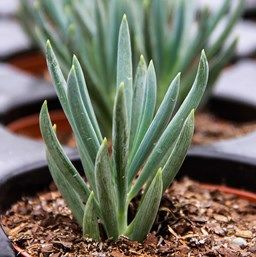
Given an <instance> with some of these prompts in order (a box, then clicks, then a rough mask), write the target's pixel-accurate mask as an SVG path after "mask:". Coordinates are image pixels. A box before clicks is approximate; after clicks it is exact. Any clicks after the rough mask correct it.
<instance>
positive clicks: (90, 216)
mask: <svg viewBox="0 0 256 257" xmlns="http://www.w3.org/2000/svg"><path fill="white" fill-rule="evenodd" d="M82 227H83V235H84V236H89V237H91V238H92V239H95V240H100V231H99V224H98V218H97V211H96V208H95V199H94V193H93V192H91V194H90V196H89V198H88V200H87V203H86V205H85V209H84V216H83V226H82Z"/></svg>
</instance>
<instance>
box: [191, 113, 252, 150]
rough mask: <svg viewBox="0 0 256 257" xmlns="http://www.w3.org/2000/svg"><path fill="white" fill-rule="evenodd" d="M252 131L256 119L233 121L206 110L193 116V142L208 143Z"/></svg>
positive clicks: (197, 143) (196, 143)
mask: <svg viewBox="0 0 256 257" xmlns="http://www.w3.org/2000/svg"><path fill="white" fill-rule="evenodd" d="M253 131H256V120H255V121H251V122H235V121H231V120H227V119H222V118H220V117H218V116H216V115H214V114H213V113H210V112H208V111H205V112H199V113H197V114H196V117H195V134H194V136H193V144H194V145H203V144H209V143H213V142H216V141H219V140H224V139H229V138H235V137H238V136H243V135H246V134H248V133H250V132H253Z"/></svg>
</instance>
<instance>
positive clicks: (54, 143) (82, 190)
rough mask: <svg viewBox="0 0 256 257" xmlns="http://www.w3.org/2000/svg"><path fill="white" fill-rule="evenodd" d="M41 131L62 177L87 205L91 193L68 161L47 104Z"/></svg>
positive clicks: (44, 107) (45, 104)
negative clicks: (53, 125) (53, 126)
mask: <svg viewBox="0 0 256 257" xmlns="http://www.w3.org/2000/svg"><path fill="white" fill-rule="evenodd" d="M40 129H41V133H42V136H43V139H44V141H45V144H46V146H47V150H48V152H49V155H50V156H51V158H52V159H53V160H54V162H55V163H56V165H57V167H58V169H59V170H60V171H61V173H62V175H63V176H64V177H65V178H66V179H67V180H68V181H69V183H70V184H71V185H72V187H73V188H74V190H75V191H76V192H77V194H78V195H79V196H80V198H81V200H82V201H83V203H86V201H87V199H88V197H89V194H90V191H89V189H88V187H87V185H86V183H85V182H84V180H83V179H82V177H81V176H80V175H79V173H78V171H77V170H76V168H75V167H74V165H73V164H72V163H71V161H70V160H69V159H68V157H67V155H66V154H65V152H64V150H63V149H62V147H61V145H60V143H59V141H58V139H57V137H56V134H55V132H54V130H53V128H52V124H51V120H50V116H49V113H48V109H47V103H46V102H44V104H43V105H42V108H41V112H40Z"/></svg>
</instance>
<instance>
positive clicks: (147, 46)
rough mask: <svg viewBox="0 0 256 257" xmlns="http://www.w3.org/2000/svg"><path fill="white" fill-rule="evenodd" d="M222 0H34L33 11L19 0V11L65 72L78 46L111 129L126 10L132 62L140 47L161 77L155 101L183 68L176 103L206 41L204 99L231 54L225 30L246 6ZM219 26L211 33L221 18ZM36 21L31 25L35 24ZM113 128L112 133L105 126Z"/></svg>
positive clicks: (90, 84)
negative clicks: (202, 3)
mask: <svg viewBox="0 0 256 257" xmlns="http://www.w3.org/2000/svg"><path fill="white" fill-rule="evenodd" d="M231 2H232V1H231V0H225V1H223V5H222V6H221V8H220V9H219V10H218V11H217V12H216V13H210V12H209V11H208V10H207V9H205V10H201V11H200V10H198V8H196V5H195V3H196V2H195V0H190V1H187V0H179V1H174V0H161V1H159V0H144V1H142V0H108V1H106V0H95V1H92V0H74V1H68V0H56V1H52V0H38V1H36V2H35V9H36V11H35V10H34V9H33V8H32V7H31V5H29V4H28V3H29V0H22V1H21V3H22V5H21V11H20V17H21V20H22V21H23V23H24V27H25V28H26V30H27V31H29V32H30V34H31V35H32V37H33V38H35V40H37V41H38V42H39V44H41V45H42V48H44V43H45V41H46V40H47V39H50V40H51V43H52V45H53V48H54V49H55V52H56V55H57V57H58V60H59V62H60V66H61V68H62V70H63V72H64V74H65V75H67V74H68V71H69V67H70V65H71V60H72V55H73V53H75V54H76V55H77V56H78V58H79V60H80V62H81V66H82V69H83V71H84V73H85V76H86V80H87V86H88V90H89V92H90V95H91V98H92V102H93V106H94V108H95V112H96V116H97V117H98V118H99V120H100V121H101V122H102V124H101V127H103V128H104V130H105V131H108V132H109V131H110V129H111V121H112V107H113V103H114V96H115V90H116V83H117V82H116V66H117V65H116V56H117V45H118V25H117V24H120V22H121V19H122V16H123V13H126V14H127V17H128V20H129V21H130V31H131V40H132V42H133V44H132V45H133V48H132V52H133V53H134V54H133V56H134V58H133V65H134V67H135V66H136V63H138V61H139V60H138V59H136V58H137V56H140V54H143V56H144V57H145V60H146V62H148V61H149V60H150V59H153V60H154V64H155V69H156V73H157V75H158V76H157V81H158V89H157V92H158V101H157V105H158V106H159V104H160V102H161V101H162V99H163V97H164V95H165V93H166V91H167V88H168V87H167V85H168V83H169V82H170V81H171V80H172V79H174V77H175V75H176V74H177V73H178V72H182V74H183V77H184V79H183V81H182V83H181V87H180V94H179V99H178V100H177V106H180V105H181V103H182V101H183V100H184V99H185V97H186V95H187V94H188V92H189V90H190V88H191V85H192V82H193V80H194V78H195V75H196V69H197V66H196V64H197V63H198V61H199V58H200V52H201V49H203V48H204V49H205V51H206V54H207V57H208V60H209V67H210V77H209V82H208V88H207V91H206V94H205V99H204V102H205V101H206V99H207V97H208V96H209V95H210V93H211V89H212V85H213V84H214V82H215V81H216V79H217V77H218V75H219V74H220V71H221V70H222V68H223V67H224V66H225V65H226V64H227V63H228V61H229V60H230V58H231V57H232V55H233V53H234V50H235V45H236V39H234V40H233V41H231V43H230V44H229V45H226V47H225V43H226V42H227V39H228V36H229V34H230V32H231V31H232V28H233V27H234V25H235V23H236V21H237V20H238V19H239V17H240V14H241V12H242V10H243V8H242V2H243V1H242V0H240V1H239V2H238V4H237V6H236V7H235V8H233V9H232V8H230V5H231ZM224 20H225V22H224V23H225V24H224V26H223V29H222V31H220V33H219V34H218V36H216V37H215V39H214V40H213V39H212V40H210V38H211V35H212V34H213V32H214V31H215V30H216V27H217V26H218V25H219V24H220V22H221V21H224ZM35 24H36V25H37V29H36V31H35V29H34V27H35ZM108 134H110V133H108Z"/></svg>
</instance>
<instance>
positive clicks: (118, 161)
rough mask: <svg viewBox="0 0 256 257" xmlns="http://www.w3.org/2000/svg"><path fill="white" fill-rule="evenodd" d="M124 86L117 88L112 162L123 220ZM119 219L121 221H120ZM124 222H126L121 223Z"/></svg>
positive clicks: (126, 139)
mask: <svg viewBox="0 0 256 257" xmlns="http://www.w3.org/2000/svg"><path fill="white" fill-rule="evenodd" d="M124 91H125V86H124V84H123V83H122V85H120V86H119V88H118V89H117V95H116V99H115V105H114V114H113V115H114V116H113V136H112V140H113V147H112V149H113V150H112V153H113V160H114V163H115V169H116V182H117V190H118V198H119V206H118V207H119V210H118V212H119V214H120V215H121V216H122V217H123V218H125V217H126V215H124V213H125V212H126V194H127V172H126V171H127V170H126V167H127V160H128V151H129V133H128V117H127V111H126V105H125V93H124ZM122 217H121V219H122ZM123 222H126V221H123Z"/></svg>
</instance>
